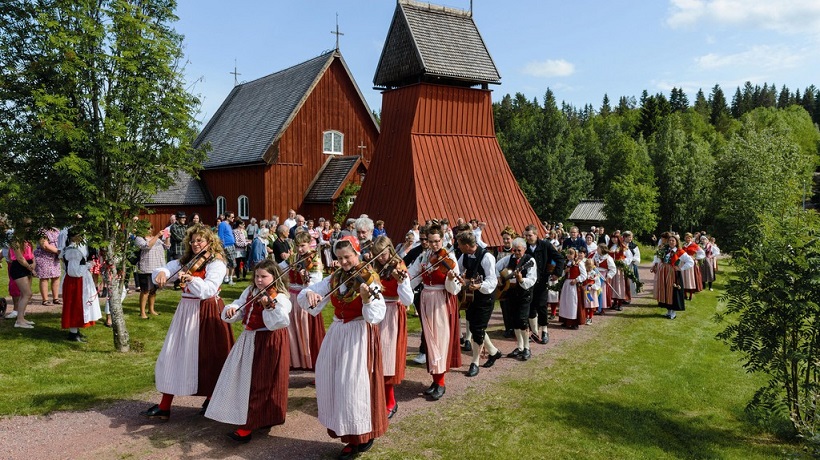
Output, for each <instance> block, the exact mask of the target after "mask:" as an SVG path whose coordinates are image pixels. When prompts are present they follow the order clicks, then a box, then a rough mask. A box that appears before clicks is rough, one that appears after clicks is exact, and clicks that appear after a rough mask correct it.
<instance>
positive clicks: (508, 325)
mask: <svg viewBox="0 0 820 460" xmlns="http://www.w3.org/2000/svg"><path fill="white" fill-rule="evenodd" d="M516 237H517V235H516V233H515V230H514V229H513V228H512V227H510V226H509V225H508V226H507V227H505V228H504V230H501V246H499V248H498V251H496V254H495V260H497V261H498V260H501V259H503V258H504V257H507V256H509V255H510V254H512V241H513V240H514V239H515V238H516ZM498 303H499V304H500V305H501V317H502V318H503V319H504V338H505V339H509V338H511V337H513V336H514V335H515V332H514V331H515V329H516V328H517V324H518V321H517V314H516V313H515V312H513V311H512V307H510V306H509V305H508V304H507V300H506V299H505V298H504V297H502V298H500V299H499V301H498Z"/></svg>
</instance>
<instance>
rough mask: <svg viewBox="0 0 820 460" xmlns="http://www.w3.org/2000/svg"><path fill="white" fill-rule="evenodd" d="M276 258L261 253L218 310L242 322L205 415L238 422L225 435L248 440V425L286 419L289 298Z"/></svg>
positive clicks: (227, 318) (265, 425) (232, 320)
mask: <svg viewBox="0 0 820 460" xmlns="http://www.w3.org/2000/svg"><path fill="white" fill-rule="evenodd" d="M287 284H288V283H287V281H286V279H285V277H284V276H282V272H281V270H280V269H279V267H278V266H277V265H276V262H275V261H273V260H271V259H265V260H264V261H262V262H260V263H258V264H257V265H256V267H255V270H254V273H253V284H252V285H251V286H248V287H247V288H246V289H245V290H244V291H243V292H242V295H240V296H239V298H238V299H237V300H235V301H234V302H233V303H231V304H230V305H228V306H226V307H225V309H224V310H222V321H225V322H226V323H235V322H237V321H241V322H242V325H243V326H244V328H243V330H242V335H240V336H239V339H237V341H236V345H234V347H233V348H231V353H230V354H229V355H228V359H227V360H225V365H224V366H223V367H222V372H221V373H220V374H219V380H218V381H217V382H216V387H215V388H214V394H213V397H212V398H211V403H210V404H209V405H208V409H207V410H206V411H205V416H206V417H208V418H210V419H213V420H216V421H218V422H222V423H229V424H232V425H239V428H237V429H236V430H235V431H233V432H231V433H228V437H230V438H231V439H233V440H234V441H237V442H248V441H250V440H251V437H252V436H253V434H252V432H253V430H256V429H259V428H268V427H271V426H274V425H281V424H283V423H285V416H286V415H287V412H288V377H289V371H290V356H289V351H288V349H289V344H288V333H287V327H288V323H289V322H290V310H291V307H292V305H291V303H290V299H289V297H288V290H287Z"/></svg>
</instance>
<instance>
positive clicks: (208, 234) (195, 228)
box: [179, 224, 225, 265]
mask: <svg viewBox="0 0 820 460" xmlns="http://www.w3.org/2000/svg"><path fill="white" fill-rule="evenodd" d="M195 236H200V237H202V238H203V239H205V241H207V242H208V249H207V251H208V252H210V253H211V256H212V257H214V258H216V259H219V260H222V261H224V260H225V250H224V248H223V247H222V240H220V239H219V237H218V236H216V233H214V232H213V230H211V227H208V226H207V225H204V224H195V225H192V226H191V227H190V228H189V229H188V231H187V232H186V233H185V239H184V240H182V245H183V246H184V247H185V252H184V253H183V254H182V257H180V258H179V263H180V265H185V264H187V263H188V262H190V260H191V259H192V258H193V257H194V256H195V255H196V254H194V250H193V249H192V248H191V240H192V239H194V237H195Z"/></svg>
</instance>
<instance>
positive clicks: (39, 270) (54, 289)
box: [34, 227, 63, 305]
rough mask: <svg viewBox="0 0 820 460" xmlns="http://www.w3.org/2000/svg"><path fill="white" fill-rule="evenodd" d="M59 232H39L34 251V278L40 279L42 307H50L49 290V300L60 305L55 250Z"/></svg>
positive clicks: (50, 229) (57, 251)
mask: <svg viewBox="0 0 820 460" xmlns="http://www.w3.org/2000/svg"><path fill="white" fill-rule="evenodd" d="M59 236H60V231H59V230H57V229H56V228H54V227H52V228H46V229H43V230H41V231H40V241H39V243H38V244H37V249H35V250H34V261H35V270H34V276H36V277H37V278H40V295H41V296H42V297H43V305H51V303H52V302H51V301H50V300H48V292H49V290H51V298H52V299H54V303H55V304H57V305H60V304H62V303H63V301H62V300H60V295H59V288H60V250H59V249H57V240H58V238H59Z"/></svg>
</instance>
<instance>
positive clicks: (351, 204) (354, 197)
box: [347, 195, 356, 209]
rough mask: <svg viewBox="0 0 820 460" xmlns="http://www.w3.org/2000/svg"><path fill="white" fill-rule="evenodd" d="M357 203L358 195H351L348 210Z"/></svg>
mask: <svg viewBox="0 0 820 460" xmlns="http://www.w3.org/2000/svg"><path fill="white" fill-rule="evenodd" d="M355 202H356V195H351V196H349V197H347V207H348V209H350V208H352V207H353V203H355Z"/></svg>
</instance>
